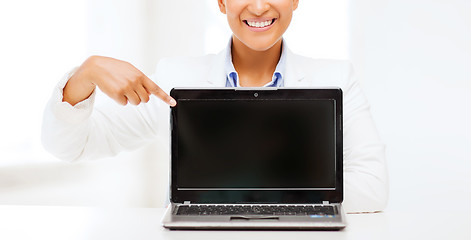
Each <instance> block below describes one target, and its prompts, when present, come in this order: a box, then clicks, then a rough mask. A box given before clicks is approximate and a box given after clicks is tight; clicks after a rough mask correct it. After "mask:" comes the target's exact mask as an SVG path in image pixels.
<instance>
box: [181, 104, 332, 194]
mask: <svg viewBox="0 0 471 240" xmlns="http://www.w3.org/2000/svg"><path fill="white" fill-rule="evenodd" d="M176 113H177V114H176V118H175V119H174V121H177V126H178V128H177V129H178V132H177V141H176V142H177V143H176V144H177V155H176V156H177V159H176V161H174V164H177V167H176V171H177V172H176V176H177V178H176V179H177V182H176V184H177V187H178V188H179V189H181V190H185V189H195V188H196V189H205V188H208V189H263V188H282V189H296V188H298V189H299V188H335V126H336V125H335V101H334V100H184V99H180V100H179V102H178V105H177V112H176Z"/></svg>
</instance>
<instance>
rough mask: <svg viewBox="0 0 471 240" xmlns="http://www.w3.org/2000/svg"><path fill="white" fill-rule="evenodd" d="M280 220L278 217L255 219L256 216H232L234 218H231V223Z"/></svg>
mask: <svg viewBox="0 0 471 240" xmlns="http://www.w3.org/2000/svg"><path fill="white" fill-rule="evenodd" d="M278 220H280V218H279V217H275V216H265V217H263V216H261V217H257V216H234V217H231V221H278Z"/></svg>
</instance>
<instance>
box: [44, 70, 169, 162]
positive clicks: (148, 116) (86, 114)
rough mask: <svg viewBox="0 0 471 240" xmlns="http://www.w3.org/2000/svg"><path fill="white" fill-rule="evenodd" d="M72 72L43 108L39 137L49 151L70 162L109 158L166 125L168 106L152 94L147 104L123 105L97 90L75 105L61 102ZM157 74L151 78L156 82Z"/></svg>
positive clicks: (134, 145) (131, 148)
mask: <svg viewBox="0 0 471 240" xmlns="http://www.w3.org/2000/svg"><path fill="white" fill-rule="evenodd" d="M157 69H159V67H158V68H157ZM74 71H75V69H74V70H72V71H71V72H69V73H68V74H66V75H65V76H64V77H63V79H62V80H61V81H60V82H59V84H58V85H57V86H56V87H55V89H54V92H53V94H52V97H51V98H50V100H49V102H48V103H47V105H46V108H45V110H44V115H43V123H42V132H41V140H42V143H43V146H44V147H45V149H46V150H47V151H49V152H50V153H51V154H53V155H54V156H56V157H57V158H59V159H62V160H65V161H70V162H72V161H78V160H83V159H97V158H102V157H109V156H114V155H116V154H118V153H119V152H121V151H123V150H133V149H137V148H139V147H140V146H142V145H144V144H146V143H147V142H150V139H154V138H155V137H156V135H160V134H164V132H165V130H164V128H165V126H167V125H168V124H165V123H163V122H162V121H163V119H165V118H164V117H162V115H163V114H168V113H167V112H168V111H169V108H168V106H167V105H165V104H164V103H161V101H160V99H158V98H156V97H155V96H151V99H150V101H149V102H148V103H145V104H139V105H138V106H133V105H131V104H128V105H126V106H124V107H123V106H121V105H119V104H117V103H115V102H114V101H113V100H111V99H110V98H109V97H107V96H105V95H104V94H102V93H100V92H98V91H95V92H94V93H93V94H92V95H91V96H90V97H89V98H88V99H86V100H84V101H82V102H80V103H78V104H76V105H75V106H72V105H70V104H69V103H67V102H62V99H63V94H62V92H63V88H64V86H65V84H66V83H67V81H68V79H69V78H70V77H71V76H72V74H73V73H74ZM156 75H158V72H156V74H155V75H154V76H152V77H151V79H154V81H155V76H156Z"/></svg>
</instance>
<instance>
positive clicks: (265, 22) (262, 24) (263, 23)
mask: <svg viewBox="0 0 471 240" xmlns="http://www.w3.org/2000/svg"><path fill="white" fill-rule="evenodd" d="M275 21H276V18H269V19H247V20H243V22H244V23H245V24H246V25H247V26H248V27H249V28H250V29H252V30H265V29H266V30H268V28H269V27H271V26H272V25H273V24H274V23H275Z"/></svg>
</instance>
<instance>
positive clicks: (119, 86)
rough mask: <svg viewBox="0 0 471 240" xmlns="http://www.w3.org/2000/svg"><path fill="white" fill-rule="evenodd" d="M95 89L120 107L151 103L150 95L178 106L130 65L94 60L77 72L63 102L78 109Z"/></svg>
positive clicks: (87, 61) (90, 59)
mask: <svg viewBox="0 0 471 240" xmlns="http://www.w3.org/2000/svg"><path fill="white" fill-rule="evenodd" d="M96 86H98V88H100V90H101V91H102V92H104V93H105V94H106V95H108V96H109V97H110V98H112V99H113V100H115V101H116V102H117V103H119V104H121V105H126V104H127V103H128V102H129V103H131V104H134V105H138V104H140V103H142V102H144V103H146V102H148V101H149V97H150V95H151V94H154V95H155V96H157V97H158V98H160V99H162V101H164V102H165V103H166V104H168V105H170V106H175V105H176V104H177V103H176V101H175V99H173V98H172V97H170V96H169V95H168V94H166V93H165V92H164V91H163V90H162V89H161V88H160V87H159V86H158V85H157V84H155V83H154V82H153V81H152V80H150V79H149V78H148V77H147V76H146V75H144V74H143V73H142V72H141V71H139V69H137V68H136V67H134V66H133V65H131V64H130V63H128V62H124V61H121V60H118V59H114V58H109V57H102V56H91V57H89V58H88V59H87V60H86V61H85V62H84V63H83V64H82V65H81V66H80V67H79V69H77V71H76V72H75V74H74V75H72V77H71V78H70V79H69V81H68V82H67V84H66V86H65V87H64V94H63V96H64V98H63V101H64V102H68V103H70V104H71V105H75V104H77V103H79V102H81V101H83V100H85V99H87V98H88V97H89V96H90V95H91V94H92V93H93V91H94V90H95V88H96Z"/></svg>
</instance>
